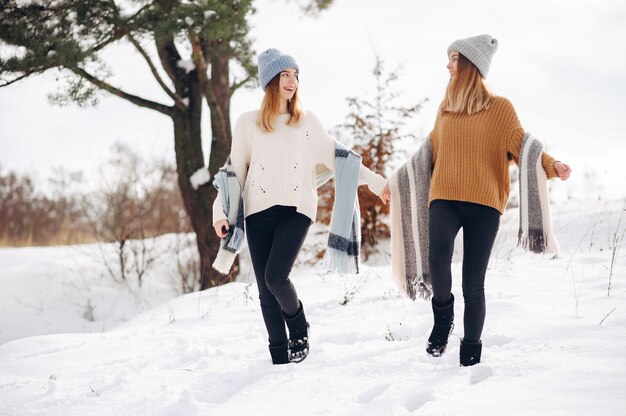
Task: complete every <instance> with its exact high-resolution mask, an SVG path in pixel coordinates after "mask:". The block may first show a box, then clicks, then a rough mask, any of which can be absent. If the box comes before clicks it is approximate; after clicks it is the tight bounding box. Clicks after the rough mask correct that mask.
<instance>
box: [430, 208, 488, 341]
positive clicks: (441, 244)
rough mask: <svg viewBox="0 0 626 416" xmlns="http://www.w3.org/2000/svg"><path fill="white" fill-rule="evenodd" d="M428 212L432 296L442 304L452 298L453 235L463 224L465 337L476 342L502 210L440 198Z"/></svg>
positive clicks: (483, 317) (482, 316) (480, 327)
mask: <svg viewBox="0 0 626 416" xmlns="http://www.w3.org/2000/svg"><path fill="white" fill-rule="evenodd" d="M428 214H429V224H428V232H429V244H430V253H429V256H428V263H429V266H430V274H431V279H432V285H433V299H434V300H435V302H436V303H438V304H439V305H445V304H446V303H447V302H448V301H449V300H450V293H451V290H452V273H451V271H450V264H451V262H452V253H453V252H454V239H455V237H456V235H457V234H458V232H459V229H461V227H463V282H462V284H463V299H464V300H465V312H464V314H463V325H464V327H465V335H464V339H465V340H466V341H469V342H477V341H479V340H480V335H481V333H482V331H483V325H484V323H485V313H486V308H485V273H486V271H487V264H488V263H489V256H490V254H491V248H492V247H493V242H494V241H495V238H496V234H497V232H498V227H499V225H500V212H499V211H498V210H496V209H494V208H491V207H488V206H485V205H480V204H474V203H471V202H462V201H447V200H440V199H438V200H435V201H433V202H432V203H431V205H430V208H429V210H428Z"/></svg>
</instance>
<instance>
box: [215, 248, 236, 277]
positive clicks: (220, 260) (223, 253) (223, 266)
mask: <svg viewBox="0 0 626 416" xmlns="http://www.w3.org/2000/svg"><path fill="white" fill-rule="evenodd" d="M234 262H235V253H233V252H230V251H227V250H219V251H218V252H217V257H215V261H214V262H213V269H214V270H215V271H217V272H218V273H221V274H223V275H227V274H228V273H230V268H231V267H232V265H233V263H234Z"/></svg>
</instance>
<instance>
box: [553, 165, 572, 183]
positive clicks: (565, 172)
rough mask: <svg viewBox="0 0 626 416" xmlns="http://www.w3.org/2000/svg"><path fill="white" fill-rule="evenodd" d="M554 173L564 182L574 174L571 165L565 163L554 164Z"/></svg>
mask: <svg viewBox="0 0 626 416" xmlns="http://www.w3.org/2000/svg"><path fill="white" fill-rule="evenodd" d="M554 171H555V172H556V174H557V175H558V177H559V178H561V180H562V181H566V180H567V179H568V178H569V175H570V173H572V169H571V168H570V167H569V165H567V164H565V163H563V162H554Z"/></svg>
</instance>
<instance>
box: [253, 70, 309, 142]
mask: <svg viewBox="0 0 626 416" xmlns="http://www.w3.org/2000/svg"><path fill="white" fill-rule="evenodd" d="M279 82H280V74H278V75H276V76H275V77H274V78H272V80H271V81H270V82H269V83H268V84H267V87H265V96H264V97H263V102H262V103H261V108H260V109H259V116H258V117H257V119H256V125H257V127H258V128H259V129H261V131H264V132H266V133H270V132H272V131H274V127H273V125H274V121H276V118H277V117H278V111H280V91H279V87H278V85H279ZM287 111H289V120H288V121H287V124H289V125H292V124H297V123H298V122H299V121H300V119H301V118H302V107H301V106H300V100H299V99H298V89H297V88H296V91H295V92H294V93H293V97H292V98H291V100H289V101H288V102H287Z"/></svg>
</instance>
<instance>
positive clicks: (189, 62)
mask: <svg viewBox="0 0 626 416" xmlns="http://www.w3.org/2000/svg"><path fill="white" fill-rule="evenodd" d="M177 64H178V67H179V68H182V69H184V70H185V72H186V73H187V74H188V73H190V72H191V71H193V70H194V69H196V64H194V63H193V59H181V60H180V61H178V63H177Z"/></svg>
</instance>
